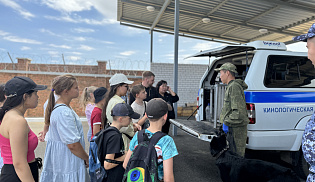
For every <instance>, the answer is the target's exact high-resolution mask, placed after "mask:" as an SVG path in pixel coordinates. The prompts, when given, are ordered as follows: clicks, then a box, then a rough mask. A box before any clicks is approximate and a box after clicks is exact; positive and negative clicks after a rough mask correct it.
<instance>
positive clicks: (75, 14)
mask: <svg viewBox="0 0 315 182" xmlns="http://www.w3.org/2000/svg"><path fill="white" fill-rule="evenodd" d="M116 6H117V2H116V0H93V1H92V0H15V1H13V0H0V15H1V16H0V25H1V26H0V62H10V59H9V56H8V54H7V53H8V52H9V54H10V55H11V57H12V58H17V57H26V58H30V59H32V62H33V63H49V64H53V63H58V64H61V63H62V55H64V59H65V62H66V63H67V64H97V62H96V61H97V60H111V61H113V62H129V63H132V62H135V61H138V64H139V63H140V64H142V63H145V65H146V67H143V66H136V67H134V69H149V67H147V66H148V65H149V60H150V34H149V32H148V31H145V30H140V29H135V28H131V27H126V26H122V25H119V22H118V21H117V18H116V14H117V12H116V11H117V10H116V9H117V7H116ZM221 45H222V44H220V43H215V42H208V41H202V40H197V39H191V38H184V37H180V38H179V63H198V64H207V63H208V59H207V58H197V59H185V60H184V59H183V58H185V57H187V56H190V55H192V54H195V53H197V52H199V51H200V50H206V49H211V48H214V47H218V46H221ZM173 49H174V38H173V36H172V35H167V34H162V33H154V51H153V52H154V53H153V61H154V62H170V63H171V62H173V57H174V54H173ZM288 49H289V50H293V51H307V49H306V48H305V43H296V44H292V45H289V46H288ZM14 61H16V60H14Z"/></svg>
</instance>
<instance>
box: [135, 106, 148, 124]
mask: <svg viewBox="0 0 315 182" xmlns="http://www.w3.org/2000/svg"><path fill="white" fill-rule="evenodd" d="M145 104H147V102H146V101H143V104H142V105H139V104H138V103H136V101H135V102H133V103H132V104H131V107H132V109H133V111H134V112H136V113H138V114H140V118H139V119H132V122H133V123H137V122H138V121H139V120H140V119H141V118H142V117H143V116H144V112H145Z"/></svg>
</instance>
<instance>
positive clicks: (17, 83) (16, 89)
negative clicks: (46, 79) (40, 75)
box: [4, 76, 47, 98]
mask: <svg viewBox="0 0 315 182" xmlns="http://www.w3.org/2000/svg"><path fill="white" fill-rule="evenodd" d="M46 88H47V86H46V85H37V84H36V83H35V82H34V81H33V80H32V79H30V78H28V77H24V76H16V77H14V78H12V79H11V80H9V81H8V82H7V83H6V84H5V86H4V90H5V94H6V96H7V97H8V98H10V97H15V96H20V95H23V94H25V93H27V92H29V91H31V90H34V91H37V90H45V89H46Z"/></svg>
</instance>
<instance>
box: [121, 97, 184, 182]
mask: <svg viewBox="0 0 315 182" xmlns="http://www.w3.org/2000/svg"><path fill="white" fill-rule="evenodd" d="M170 107H171V106H169V105H168V104H167V103H166V102H165V101H164V100H162V99H152V100H150V101H149V102H148V104H147V106H146V114H145V115H146V117H148V118H149V121H150V126H149V128H148V129H146V130H145V133H147V134H148V137H149V138H151V137H152V135H153V134H154V133H156V132H158V131H162V126H163V125H164V124H165V122H166V119H167V113H168V111H169V110H170V109H172V108H170ZM137 136H138V135H137V134H135V136H134V137H133V139H132V140H131V142H130V146H129V151H128V152H127V155H126V158H125V161H124V164H123V166H124V168H126V167H127V164H128V161H129V159H130V156H131V155H132V152H133V151H134V150H135V148H136V147H137V145H138V137H137ZM155 150H156V153H157V157H158V162H163V163H162V164H161V165H159V166H158V178H159V180H160V181H164V182H173V181H174V173H173V157H174V156H176V155H178V152H177V149H176V146H175V143H174V140H173V138H171V137H170V136H169V135H165V136H164V137H162V138H161V139H160V140H159V141H158V143H157V144H156V145H155Z"/></svg>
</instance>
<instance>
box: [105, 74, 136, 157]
mask: <svg viewBox="0 0 315 182" xmlns="http://www.w3.org/2000/svg"><path fill="white" fill-rule="evenodd" d="M132 83H133V81H130V80H128V78H127V77H126V76H125V75H124V74H121V73H118V74H115V75H114V76H112V77H111V78H110V79H109V84H110V91H109V92H107V93H106V96H105V104H104V107H103V110H102V121H103V124H102V125H103V126H108V125H110V124H111V123H112V122H113V117H112V116H111V111H112V109H113V108H114V106H115V105H116V104H118V103H125V101H124V100H123V99H122V98H121V97H122V96H125V95H126V93H127V91H128V89H129V86H128V84H132ZM135 130H141V127H140V126H139V125H138V124H135V123H134V124H133V123H132V122H131V123H130V124H129V126H128V127H122V128H121V129H120V130H119V131H120V132H121V133H122V134H123V135H122V137H123V141H124V147H125V150H126V151H127V150H128V145H129V142H130V140H131V138H132V137H133V135H134V132H135Z"/></svg>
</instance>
